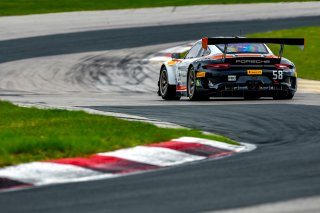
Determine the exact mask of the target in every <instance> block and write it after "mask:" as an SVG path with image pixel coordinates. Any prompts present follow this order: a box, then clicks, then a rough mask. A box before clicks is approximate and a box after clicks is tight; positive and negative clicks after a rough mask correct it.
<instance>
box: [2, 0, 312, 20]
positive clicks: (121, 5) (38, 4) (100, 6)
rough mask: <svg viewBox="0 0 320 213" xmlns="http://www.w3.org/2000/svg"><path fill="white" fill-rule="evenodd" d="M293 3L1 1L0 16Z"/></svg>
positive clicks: (253, 0) (255, 0)
mask: <svg viewBox="0 0 320 213" xmlns="http://www.w3.org/2000/svg"><path fill="white" fill-rule="evenodd" d="M293 1H299V0H159V1H150V0H135V1H132V0H118V1H112V0H90V1H88V0H54V1H52V0H1V1H0V16H8V15H25V14H39V13H54V12H69V11H88V10H110V9H127V8H145V7H163V6H182V5H200V4H234V3H260V2H293ZM300 1H307V0H300Z"/></svg>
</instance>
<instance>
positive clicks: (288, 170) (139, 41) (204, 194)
mask: <svg viewBox="0 0 320 213" xmlns="http://www.w3.org/2000/svg"><path fill="white" fill-rule="evenodd" d="M319 24H320V18H319V17H311V18H301V19H299V18H297V19H286V20H273V21H270V20H269V21H261V20H260V21H249V22H238V23H235V22H233V23H232V22H230V23H229V22H228V23H219V24H218V23H215V24H213V23H211V24H208V23H207V24H196V25H192V24H191V25H181V26H167V27H146V28H137V29H130V30H129V29H118V30H105V31H104V30H102V31H93V32H84V33H72V34H61V35H54V36H43V37H34V38H26V39H17V40H8V41H2V42H0V62H6V61H13V60H18V59H24V58H32V57H36V56H48V55H59V54H65V53H79V52H88V51H97V50H107V49H109V50H112V49H121V48H124V47H126V48H128V47H138V46H144V45H151V44H159V43H167V42H175V41H183V40H192V39H197V38H199V37H201V36H203V35H212V36H214V35H218V34H219V35H221V34H222V35H230V34H231V35H236V34H238V32H239V31H240V29H241V30H242V32H243V33H251V32H259V31H268V30H272V29H281V28H290V27H295V26H309V25H319ZM199 32H201V33H199ZM119 36H120V37H119ZM210 102H212V104H211V105H208V104H206V105H199V103H198V104H197V105H196V106H194V105H192V104H190V105H189V106H175V105H174V103H175V102H171V103H170V104H171V106H165V105H162V106H152V107H148V106H140V107H138V106H131V107H130V106H126V107H110V106H109V107H108V106H100V107H94V108H95V109H99V110H105V111H114V112H123V113H129V114H134V115H142V116H145V117H149V118H157V119H161V120H163V121H170V122H174V123H177V124H180V125H184V126H188V127H193V128H197V129H201V130H205V131H210V132H216V133H220V134H223V135H226V136H229V137H231V138H233V139H235V140H238V141H243V142H250V143H254V144H257V145H258V149H257V150H255V151H253V152H251V153H245V154H239V155H237V156H234V157H231V158H226V159H223V160H219V161H204V162H201V163H194V164H189V165H186V166H180V167H175V168H170V169H163V170H159V171H156V172H148V173H143V174H138V175H131V176H126V177H121V178H116V179H109V180H101V181H94V182H85V183H72V184H64V185H57V186H46V187H40V188H34V189H30V190H23V191H16V192H9V193H2V194H0V207H1V212H66V213H73V212H137V213H138V212H139V213H140V212H154V213H156V212H186V213H188V212H203V211H212V210H220V209H228V208H237V207H242V206H251V205H256V204H262V203H270V202H275V201H283V200H290V199H294V198H303V197H309V196H318V195H320V184H319V175H320V167H319V162H320V155H319V150H320V143H319V137H320V131H319V130H320V108H319V107H318V106H306V105H293V104H277V105H273V104H270V105H261V104H259V105H254V104H250V103H248V104H242V105H227V106H219V105H215V100H212V101H210ZM231 102H232V100H231Z"/></svg>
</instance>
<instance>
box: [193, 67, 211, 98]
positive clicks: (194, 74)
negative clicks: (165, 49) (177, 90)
mask: <svg viewBox="0 0 320 213" xmlns="http://www.w3.org/2000/svg"><path fill="white" fill-rule="evenodd" d="M187 85H188V96H189V100H190V101H204V100H208V99H209V98H210V96H208V95H202V94H200V93H199V92H198V91H197V85H196V72H195V70H194V67H190V69H189V72H188V83H187Z"/></svg>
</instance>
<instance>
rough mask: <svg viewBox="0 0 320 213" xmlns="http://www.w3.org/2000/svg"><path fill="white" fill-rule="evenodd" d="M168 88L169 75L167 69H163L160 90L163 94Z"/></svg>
mask: <svg viewBox="0 0 320 213" xmlns="http://www.w3.org/2000/svg"><path fill="white" fill-rule="evenodd" d="M167 90H168V77H167V73H166V71H165V70H162V71H161V75H160V92H161V95H165V94H166V92H167Z"/></svg>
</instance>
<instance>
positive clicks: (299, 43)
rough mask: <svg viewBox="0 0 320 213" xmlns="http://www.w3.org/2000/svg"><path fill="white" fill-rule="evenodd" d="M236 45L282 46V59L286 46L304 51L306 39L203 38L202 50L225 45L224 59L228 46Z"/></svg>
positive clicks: (280, 56)
mask: <svg viewBox="0 0 320 213" xmlns="http://www.w3.org/2000/svg"><path fill="white" fill-rule="evenodd" d="M235 43H268V44H280V46H281V48H280V52H279V58H282V53H283V48H284V45H297V46H300V48H301V49H302V50H303V49H304V46H305V44H304V38H237V37H234V38H203V39H202V48H203V49H208V45H216V44H225V47H224V51H223V55H224V58H225V56H226V53H227V46H228V44H235Z"/></svg>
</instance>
